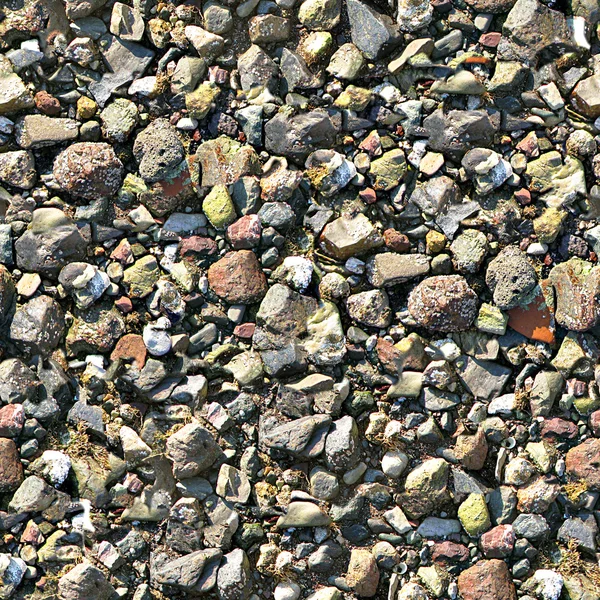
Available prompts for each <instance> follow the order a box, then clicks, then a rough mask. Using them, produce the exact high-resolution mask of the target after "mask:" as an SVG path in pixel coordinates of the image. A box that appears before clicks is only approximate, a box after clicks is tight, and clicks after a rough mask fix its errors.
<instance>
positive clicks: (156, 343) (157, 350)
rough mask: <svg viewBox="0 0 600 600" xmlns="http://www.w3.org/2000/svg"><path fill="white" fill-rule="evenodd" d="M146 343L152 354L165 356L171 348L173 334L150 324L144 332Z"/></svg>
mask: <svg viewBox="0 0 600 600" xmlns="http://www.w3.org/2000/svg"><path fill="white" fill-rule="evenodd" d="M142 339H143V340H144V344H145V345H146V348H147V349H148V352H149V353H150V354H152V356H164V355H165V354H167V353H168V352H169V351H170V350H171V336H170V335H169V333H168V332H167V331H165V330H164V329H162V328H161V329H159V328H158V327H156V326H155V325H152V324H148V325H146V327H144V332H143V334H142Z"/></svg>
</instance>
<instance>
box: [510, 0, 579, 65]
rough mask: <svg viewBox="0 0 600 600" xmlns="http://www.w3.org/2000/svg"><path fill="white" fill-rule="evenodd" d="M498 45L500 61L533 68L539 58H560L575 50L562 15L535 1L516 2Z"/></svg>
mask: <svg viewBox="0 0 600 600" xmlns="http://www.w3.org/2000/svg"><path fill="white" fill-rule="evenodd" d="M502 33H503V38H502V39H501V40H500V44H499V46H498V56H499V57H500V58H501V59H502V60H518V61H520V62H522V63H526V64H530V65H535V64H536V62H537V61H538V59H539V58H541V57H542V55H548V57H551V56H560V55H561V54H562V53H564V52H568V51H574V50H576V49H577V46H576V44H575V43H574V42H573V39H572V36H571V34H570V32H569V28H568V26H567V21H566V19H565V16H564V14H563V13H562V12H559V11H556V10H552V9H551V8H548V7H547V6H545V5H544V4H542V3H541V2H539V1H538V0H517V2H516V3H515V5H514V6H513V7H512V9H511V11H510V12H509V13H508V16H507V17H506V20H505V21H504V25H503V27H502Z"/></svg>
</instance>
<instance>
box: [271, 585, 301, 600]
mask: <svg viewBox="0 0 600 600" xmlns="http://www.w3.org/2000/svg"><path fill="white" fill-rule="evenodd" d="M299 597H300V586H299V585H298V584H297V583H294V582H293V581H280V582H279V583H278V584H277V585H276V586H275V590H274V591H273V598H274V600H297V599H298V598H299Z"/></svg>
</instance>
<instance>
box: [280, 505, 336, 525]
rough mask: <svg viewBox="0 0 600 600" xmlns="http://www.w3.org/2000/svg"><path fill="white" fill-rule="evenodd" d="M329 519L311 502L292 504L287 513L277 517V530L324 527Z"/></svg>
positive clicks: (329, 521)
mask: <svg viewBox="0 0 600 600" xmlns="http://www.w3.org/2000/svg"><path fill="white" fill-rule="evenodd" d="M329 523H331V519H330V518H329V516H328V515H326V514H325V513H324V512H323V511H322V510H321V509H320V508H319V507H318V506H317V505H316V504H313V503H312V502H292V503H291V504H290V505H289V506H288V510H287V513H286V514H285V515H284V516H283V517H279V520H278V521H277V528H278V529H287V528H288V527H326V526H327V525H329Z"/></svg>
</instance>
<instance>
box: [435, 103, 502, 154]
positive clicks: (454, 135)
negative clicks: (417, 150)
mask: <svg viewBox="0 0 600 600" xmlns="http://www.w3.org/2000/svg"><path fill="white" fill-rule="evenodd" d="M423 128H424V131H425V133H426V135H427V136H428V147H429V149H430V150H433V151H435V152H441V153H442V154H445V155H448V156H450V157H452V158H457V159H458V158H460V157H462V156H463V155H464V154H465V152H467V151H468V150H470V149H471V148H476V147H483V148H487V147H488V146H490V145H491V143H492V141H493V136H494V130H495V128H494V126H493V124H492V121H491V120H490V118H489V116H488V115H487V113H486V112H485V111H478V110H473V111H468V110H463V111H459V110H452V111H449V112H448V113H444V112H443V111H442V109H437V110H436V111H435V112H433V113H432V114H431V115H429V116H428V117H426V118H425V119H424V120H423Z"/></svg>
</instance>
